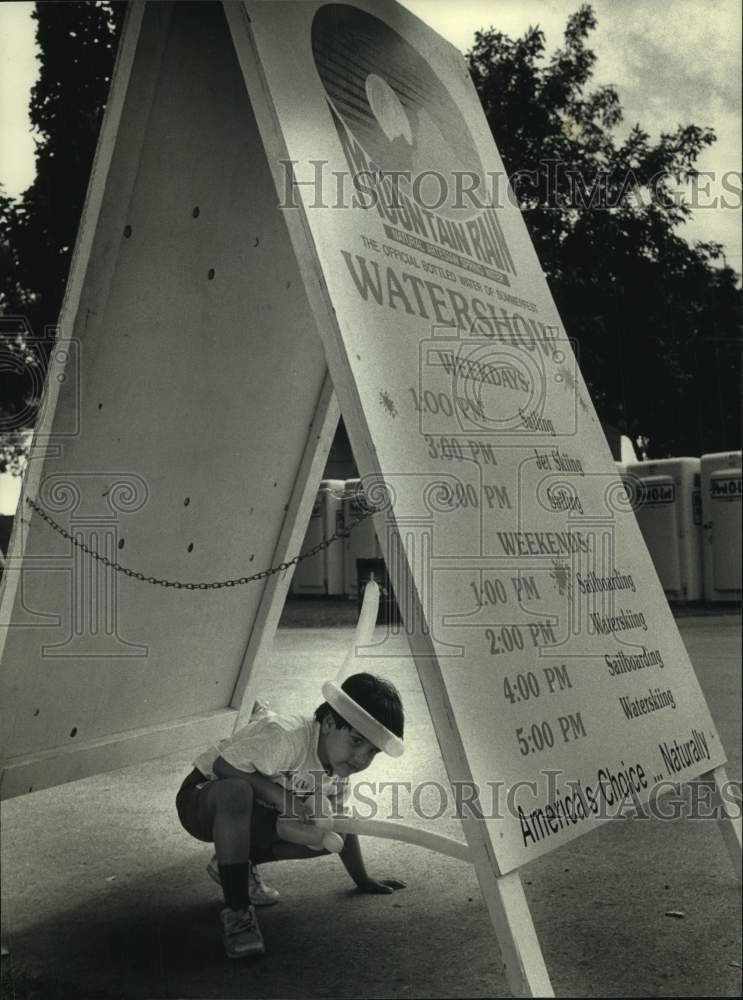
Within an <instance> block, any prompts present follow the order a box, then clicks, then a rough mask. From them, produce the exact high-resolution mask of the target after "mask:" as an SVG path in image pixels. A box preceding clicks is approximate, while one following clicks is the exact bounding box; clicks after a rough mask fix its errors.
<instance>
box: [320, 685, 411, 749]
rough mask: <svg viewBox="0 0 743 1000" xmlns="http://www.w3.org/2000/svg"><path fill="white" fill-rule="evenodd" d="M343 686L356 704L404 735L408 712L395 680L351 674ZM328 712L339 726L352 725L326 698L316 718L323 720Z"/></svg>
mask: <svg viewBox="0 0 743 1000" xmlns="http://www.w3.org/2000/svg"><path fill="white" fill-rule="evenodd" d="M341 690H342V691H345V692H346V694H347V695H348V697H349V698H353V700H354V701H355V702H356V704H357V705H360V706H361V707H362V708H363V709H364V710H365V711H367V712H368V713H369V715H371V716H372V718H374V719H376V720H377V722H381V723H382V725H383V726H384V727H385V728H386V729H389V731H390V732H391V733H394V734H395V736H399V737H400V739H402V735H403V730H404V728H405V713H404V712H403V708H402V700H401V699H400V694H399V692H398V690H397V688H396V687H395V685H394V684H390V682H389V681H385V680H383V679H382V678H381V677H376V676H375V675H374V674H351V676H350V677H347V678H346V679H345V681H344V682H343V683H342V684H341ZM328 715H330V716H332V718H333V720H334V722H335V725H336V728H338V729H352V728H353V726H351V724H350V723H349V722H346V720H345V719H344V718H343V716H342V715H339V714H338V713H337V712H336V710H335V709H334V708H333V707H332V706H331V705H329V704H328V703H327V701H324V702H323V703H322V705H318V707H317V708H316V709H315V718H316V719H317V721H318V722H322V721H323V719H324V718H326V716H328Z"/></svg>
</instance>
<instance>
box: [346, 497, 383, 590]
mask: <svg viewBox="0 0 743 1000" xmlns="http://www.w3.org/2000/svg"><path fill="white" fill-rule="evenodd" d="M344 493H345V500H344V502H343V505H344V523H345V526H346V529H349V528H350V527H351V525H352V524H353V523H354V522H355V521H356V520H357V519H358V518H359V517H361V516H363V515H364V514H366V513H367V511H368V509H369V507H368V505H367V502H366V497H365V496H364V491H363V488H362V485H361V480H360V479H347V480H346V484H345V490H344ZM381 558H382V550H381V548H380V546H379V542H378V541H377V535H376V532H375V531H374V524H373V523H372V518H370V517H368V518H366V520H364V521H362V522H361V523H360V524H357V525H356V527H355V528H354V529H353V530H352V531H351V533H350V535H349V536H348V538H347V539H346V544H345V572H346V594H347V595H348V597H350V598H351V600H354V601H355V600H357V599H358V596H359V565H358V561H359V560H362V559H363V560H366V559H381Z"/></svg>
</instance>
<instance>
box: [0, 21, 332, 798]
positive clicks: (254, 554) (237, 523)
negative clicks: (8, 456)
mask: <svg viewBox="0 0 743 1000" xmlns="http://www.w3.org/2000/svg"><path fill="white" fill-rule="evenodd" d="M256 149H260V138H259V136H258V134H257V131H256V126H255V121H254V119H253V117H252V114H251V109H250V102H249V100H248V96H247V93H246V90H245V84H244V81H243V79H242V76H241V73H240V67H239V64H238V62H237V59H236V57H235V54H234V51H233V47H232V41H231V39H230V35H229V31H228V28H227V24H226V22H225V19H224V15H223V13H222V8H221V6H220V5H217V4H207V5H193V4H180V5H176V6H175V7H173V6H171V5H170V4H148V5H147V6H146V7H145V6H144V5H141V4H134V5H132V9H131V12H130V16H129V19H128V23H127V27H126V32H125V34H124V37H123V41H122V44H121V48H120V52H119V58H118V64H117V70H116V74H115V79H114V83H113V86H112V90H111V94H110V97H109V101H108V106H107V114H106V120H105V122H104V126H103V132H102V135H101V139H100V142H99V146H98V153H97V156H96V164H95V169H94V174H93V177H92V180H91V183H90V188H89V192H88V199H87V204H86V208H85V212H84V216H83V219H82V223H81V227H80V233H79V236H78V243H77V247H76V253H75V260H74V264H73V269H72V273H71V275H70V281H69V285H68V290H67V296H66V300H65V306H64V310H63V313H62V317H61V320H60V328H61V339H60V340H59V342H58V345H57V347H56V348H55V350H54V351H53V352H52V367H51V371H50V375H49V379H48V385H47V396H46V400H45V405H44V408H43V411H42V417H41V419H40V423H39V427H38V429H37V434H36V439H35V443H34V448H33V451H32V455H31V461H30V463H29V469H28V471H27V474H26V477H25V481H24V492H23V496H22V498H21V503H20V505H19V513H18V516H17V518H16V525H15V533H14V539H13V546H12V548H11V550H10V552H9V554H8V559H7V568H6V572H5V574H4V581H3V584H4V590H3V595H2V611H1V615H2V617H1V619H0V620H1V621H2V623H3V627H2V628H1V629H0V651H1V652H2V676H1V683H2V691H1V693H0V702H1V704H2V710H3V720H2V727H0V728H1V729H2V739H3V748H2V759H3V771H2V795H3V797H10V796H13V795H18V794H21V793H26V792H29V791H32V790H36V789H39V788H43V787H45V786H48V785H52V784H57V783H59V782H63V781H70V780H73V779H75V778H80V777H84V776H85V775H87V774H91V773H96V772H98V771H103V770H110V769H111V768H115V767H122V766H124V765H125V764H131V763H136V762H137V761H141V760H147V759H150V758H152V757H155V756H158V755H161V754H165V753H172V752H175V751H177V750H178V749H182V748H186V747H194V746H199V745H207V744H209V743H210V742H211V741H213V740H215V739H218V738H220V737H222V736H225V735H228V734H229V733H230V732H231V731H232V729H233V727H234V725H235V723H236V721H237V720H238V718H239V713H240V710H241V708H242V707H243V703H244V701H246V700H247V701H249V700H250V699H249V696H248V694H247V692H248V680H249V677H250V675H251V673H252V671H253V668H254V667H255V665H256V662H257V660H259V659H260V657H261V655H262V653H263V652H264V651H265V649H266V644H268V646H269V647H270V641H271V638H272V635H273V629H274V627H275V625H276V621H277V620H278V616H279V614H280V610H281V606H282V604H283V597H284V595H285V593H286V589H287V587H288V582H289V580H288V576H287V574H285V573H282V574H280V575H276V576H273V577H271V578H270V579H268V580H263V581H258V582H255V583H250V584H247V585H244V586H230V587H220V588H212V587H208V586H206V584H208V583H211V582H220V581H228V580H234V579H239V578H241V577H245V576H250V575H251V574H253V573H255V572H256V571H257V570H264V569H266V568H268V567H270V566H275V565H277V564H279V563H281V562H282V561H284V560H286V559H287V557H289V556H290V554H291V555H293V554H294V553H296V552H297V551H298V550H299V546H300V545H301V541H302V537H303V533H304V528H305V525H306V523H307V520H308V518H309V515H310V511H311V508H312V503H313V501H314V497H315V492H316V490H317V483H318V482H319V480H320V478H321V476H322V470H323V467H324V463H325V457H326V455H327V452H328V450H329V447H330V443H331V441H332V436H333V433H334V430H335V426H336V424H337V419H338V413H337V405H336V403H335V401H334V397H333V393H332V387H331V386H330V383H329V381H328V379H327V369H326V363H325V358H324V355H323V350H322V346H321V343H320V341H319V339H318V337H317V334H316V332H315V330H314V328H313V326H312V320H311V315H310V310H309V306H308V304H307V299H306V295H305V291H304V287H303V283H302V279H301V277H300V274H299V269H298V266H297V262H296V259H295V255H294V252H293V249H292V246H291V243H290V241H289V238H288V234H287V232H286V229H285V227H284V225H283V222H282V218H281V213H280V211H279V210H278V208H277V207H276V198H275V195H274V192H273V182H272V178H271V175H270V172H269V170H268V166H267V164H266V161H265V157H261V156H256V155H255V150H256ZM26 498H29V499H32V500H34V502H35V503H37V504H38V506H39V507H40V509H42V510H43V511H44V512H45V514H46V515H47V516H48V517H51V518H52V519H53V520H54V521H55V522H56V523H57V524H58V525H59V526H60V527H61V528H62V529H63V530H64V531H65V532H67V533H68V536H72V538H74V539H75V540H76V541H77V542H79V543H82V544H83V545H85V546H87V547H88V548H89V549H92V550H94V551H96V552H97V553H99V554H100V555H102V556H104V557H105V558H106V559H108V560H109V561H110V562H116V563H119V564H121V565H122V566H124V567H127V568H129V569H132V570H134V571H136V572H139V573H143V574H144V576H145V577H150V576H151V577H152V578H153V579H157V580H164V581H167V582H168V583H169V584H173V585H172V586H162V585H158V584H157V583H153V582H150V583H147V582H141V581H140V580H137V579H132V578H131V577H129V576H126V575H124V574H122V573H120V572H117V571H116V570H114V569H113V568H111V567H110V566H109V565H107V564H106V563H102V562H101V561H99V560H93V559H92V558H91V557H90V556H89V555H87V554H85V553H84V551H83V550H82V549H81V548H80V547H79V545H77V546H76V545H73V544H72V542H71V541H70V540H69V537H65V536H63V535H61V534H60V533H59V532H58V531H55V530H53V529H52V528H51V527H50V525H49V524H48V523H46V522H45V521H44V520H42V518H41V517H40V516H39V515H38V514H37V513H36V512H35V511H34V510H33V509H32V508H31V507H30V506H29V505H28V504H27V503H26V502H25V501H26ZM195 583H196V584H200V585H202V586H199V587H198V588H197V589H192V587H191V585H192V584H195ZM175 584H178V586H175ZM182 584H188V585H189V587H188V588H185V587H183V586H181V585H182Z"/></svg>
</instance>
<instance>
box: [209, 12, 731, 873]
mask: <svg viewBox="0 0 743 1000" xmlns="http://www.w3.org/2000/svg"><path fill="white" fill-rule="evenodd" d="M226 9H227V13H228V18H229V21H230V27H231V30H232V34H233V38H234V39H235V42H236V45H237V48H238V51H240V53H241V62H242V66H243V70H244V73H245V75H246V79H247V80H248V83H249V88H250V90H251V93H253V94H255V110H256V116H257V119H258V123H259V126H260V128H261V132H262V135H263V138H264V143H265V145H266V149H267V151H268V153H269V156H270V158H271V161H272V163H271V165H272V169H273V170H274V178H275V182H276V188H277V192H278V196H279V199H280V201H281V202H282V203H283V204H284V206H285V217H286V219H287V224H288V225H289V228H290V232H291V233H292V236H293V239H294V241H295V247H296V248H297V251H298V253H300V254H301V255H305V254H306V253H307V249H308V247H310V248H311V249H312V250H313V252H314V253H315V254H316V256H317V260H318V262H319V265H320V268H321V271H322V275H323V279H324V282H325V283H326V286H327V287H326V288H325V287H323V286H322V284H319V283H318V282H317V277H316V272H315V271H314V270H309V271H306V272H305V273H306V282H307V288H308V293H309V298H310V301H311V304H312V306H313V309H314V310H315V314H316V316H317V318H318V326H319V329H320V332H321V335H322V337H323V340H324V344H325V349H326V352H327V357H328V363H329V367H330V371H331V375H332V379H333V383H334V386H335V389H336V392H337V393H338V396H339V400H340V405H341V410H342V412H343V414H344V417H345V419H346V422H347V426H348V428H349V433H350V436H351V440H352V444H353V448H354V452H355V454H356V457H357V460H358V462H359V465H360V468H361V470H362V473H363V474H364V475H366V476H367V477H371V479H370V480H367V481H368V482H372V483H373V484H376V487H377V489H376V494H377V495H376V499H377V501H379V500H380V498H382V499H384V500H386V508H385V511H384V513H380V514H378V515H376V521H377V530H378V533H379V536H380V541H381V543H382V546H383V550H384V552H385V556H386V559H387V562H388V565H389V567H390V571H391V573H392V577H393V580H394V583H395V588H396V591H397V595H398V599H399V601H400V603H401V604H402V605H403V608H404V609H405V613H406V626H407V631H408V638H409V641H410V643H411V645H412V648H413V651H414V653H415V656H416V662H417V665H418V669H419V672H420V675H421V678H422V681H423V685H424V689H425V692H426V695H427V698H428V701H429V705H430V707H431V710H432V714H433V718H434V722H435V725H436V729H437V733H438V736H439V740H440V741H441V743H442V749H443V754H444V759H445V760H446V761H447V765H448V768H449V775H450V778H451V779H452V781H453V782H454V783H460V782H470V783H472V784H471V786H469V791H467V790H465V789H464V788H463V787H461V786H459V787H460V792H461V794H462V797H463V799H466V798H470V799H471V798H472V789H473V788H474V789H475V790H476V791H477V793H478V795H477V800H476V805H479V808H480V810H481V812H482V814H483V815H484V816H485V818H486V820H487V822H486V824H485V825H484V826H485V827H486V828H487V838H486V839H485V842H484V844H483V843H480V848H482V849H484V850H485V851H486V852H487V854H488V855H492V856H493V857H494V859H495V863H496V865H497V869H498V870H499V871H500V872H501V873H504V872H508V871H510V870H512V869H513V868H515V867H516V866H518V865H520V864H522V863H524V862H526V861H528V860H530V859H532V858H534V857H536V856H538V855H540V854H542V853H544V852H545V851H548V850H550V849H551V848H552V847H554V846H557V845H559V844H562V843H565V842H566V841H568V840H570V839H571V838H574V837H576V836H578V835H580V834H581V833H583V832H585V831H587V830H588V829H590V828H591V827H593V826H595V825H596V824H597V823H599V822H601V821H602V820H604V819H606V818H608V817H609V816H611V815H616V814H617V811H618V806H619V804H620V802H621V801H622V800H624V801H629V800H630V799H631V798H636V799H637V800H639V801H645V800H647V799H648V798H649V797H650V796H652V795H654V794H656V792H657V791H658V789H659V788H661V787H662V783H663V782H665V783H666V785H667V783H668V781H669V780H673V781H678V780H684V779H688V778H690V777H692V776H695V775H698V774H700V773H702V772H705V771H708V770H710V769H711V768H712V767H714V766H716V765H718V764H720V763H721V762H723V761H724V754H723V751H722V748H721V746H720V741H719V738H718V736H717V733H716V731H715V727H714V724H713V722H712V720H711V718H710V715H709V712H708V709H707V706H706V704H705V701H704V697H703V695H702V693H701V690H700V688H699V685H698V682H697V680H696V677H695V675H694V671H693V669H692V666H691V664H690V662H689V659H688V656H687V654H686V652H685V649H684V647H683V644H682V642H681V639H680V637H679V634H678V631H677V629H676V627H675V624H674V622H673V618H672V616H671V613H670V611H669V608H668V605H667V603H666V600H665V597H664V595H663V591H662V589H661V587H660V585H659V583H658V580H657V577H656V574H655V571H654V569H653V566H652V563H651V560H650V558H649V556H648V553H647V550H646V548H645V546H644V543H643V541H642V538H641V536H640V533H639V530H638V528H637V524H636V522H635V518H634V515H633V513H632V509H631V502H630V498H629V497H628V495H627V494H626V492H625V490H624V488H623V487H622V486H621V484H620V483H619V481H618V478H617V475H616V472H615V468H614V464H613V462H612V459H611V455H610V453H609V450H608V447H607V445H606V442H605V439H604V437H603V434H602V431H601V427H600V425H599V422H598V420H597V417H596V414H595V411H594V408H593V406H592V403H591V400H590V398H589V395H588V392H587V390H586V387H585V384H584V382H583V379H582V378H581V374H580V371H579V369H578V365H577V363H576V360H575V357H574V354H573V351H572V350H571V346H570V343H569V340H568V337H567V334H566V331H565V330H564V328H563V326H562V324H561V321H560V317H559V316H558V314H557V311H556V308H555V305H554V302H553V300H552V297H551V295H550V292H549V289H548V287H547V283H546V281H545V279H544V276H543V274H542V271H541V268H540V266H539V262H538V260H537V257H536V255H535V253H534V250H533V248H532V245H531V242H530V239H529V236H528V233H527V230H526V227H525V224H524V222H523V220H522V218H521V215H520V212H519V210H518V207H517V205H516V203H515V199H514V198H513V195H512V193H511V192H510V190H509V189H508V187H507V186H506V184H505V173H504V169H503V165H502V163H501V160H500V158H499V156H498V153H497V151H496V149H495V147H494V145H493V141H492V137H491V135H490V132H489V129H488V126H487V123H486V121H485V118H484V116H483V113H482V110H481V108H480V106H479V102H478V100H477V96H476V94H475V92H474V89H473V87H472V85H471V82H470V80H469V78H468V73H467V70H466V67H465V64H464V62H463V60H462V58H461V55H460V54H459V53H458V52H457V51H456V50H455V49H453V47H451V46H450V45H448V43H446V42H444V41H443V40H442V39H440V38H439V37H438V36H436V35H435V34H433V33H432V32H431V31H430V30H429V29H427V28H426V27H425V26H424V25H423V24H422V23H421V22H420V21H418V20H417V19H416V18H414V17H413V16H412V15H410V14H409V13H407V12H406V11H405V10H403V9H402V8H400V7H398V6H396V5H393V4H391V3H387V2H374V3H363V2H362V3H357V4H322V3H310V2H301V3H291V2H287V3H280V4H266V3H258V2H256V3H253V2H245V3H244V4H242V5H240V4H231V5H227V8H226ZM254 53H255V54H254ZM289 53H290V54H291V57H290V58H289V57H288V54H289ZM354 177H355V178H356V179H355V182H354V181H353V178H354ZM468 191H469V192H470V193H469V194H468V193H467V192H468ZM372 492H375V491H374V490H372ZM399 651H400V647H399V644H396V643H395V641H394V637H387V638H385V640H384V641H383V642H382V643H381V644H380V645H379V646H378V647H377V648H376V652H377V654H378V656H379V658H380V659H379V664H378V668H379V670H380V671H381V672H383V670H384V663H383V657H384V656H385V655H386V654H388V653H389V654H390V655H393V654H395V653H399ZM464 815H465V817H467V815H468V811H467V809H465V810H464ZM482 828H483V824H479V825H477V826H476V825H475V824H473V823H470V822H466V823H465V829H466V830H467V833H468V837H469V838H470V840H471V842H473V840H474V841H478V838H481V837H482V833H481V830H482ZM474 846H475V847H477V844H476V843H475V844H474Z"/></svg>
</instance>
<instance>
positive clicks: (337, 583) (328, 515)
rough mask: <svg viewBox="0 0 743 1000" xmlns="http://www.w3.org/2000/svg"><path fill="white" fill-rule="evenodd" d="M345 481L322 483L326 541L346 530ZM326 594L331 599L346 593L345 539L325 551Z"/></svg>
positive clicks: (330, 480) (336, 480) (340, 539)
mask: <svg viewBox="0 0 743 1000" xmlns="http://www.w3.org/2000/svg"><path fill="white" fill-rule="evenodd" d="M345 485H346V482H345V480H344V479H323V481H322V482H321V483H320V494H319V495H320V497H321V501H320V502H321V509H322V520H323V532H324V537H325V539H328V538H332V537H333V535H334V534H335V533H336V532H338V531H343V530H344V528H345V520H344V518H345V511H344V506H343V501H344V497H345ZM323 554H324V556H325V593H326V594H327V595H328V596H329V597H343V596H345V593H346V553H345V539H344V538H339V539H338V540H337V541H335V542H332V543H331V544H330V545H329V546H328V547H327V548H326V549H325V550H324V553H323Z"/></svg>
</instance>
